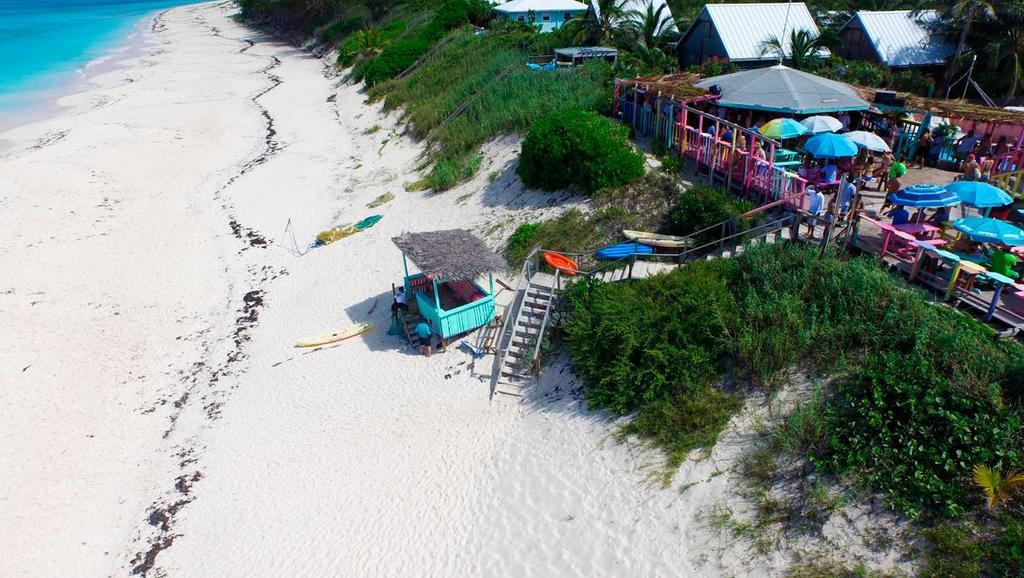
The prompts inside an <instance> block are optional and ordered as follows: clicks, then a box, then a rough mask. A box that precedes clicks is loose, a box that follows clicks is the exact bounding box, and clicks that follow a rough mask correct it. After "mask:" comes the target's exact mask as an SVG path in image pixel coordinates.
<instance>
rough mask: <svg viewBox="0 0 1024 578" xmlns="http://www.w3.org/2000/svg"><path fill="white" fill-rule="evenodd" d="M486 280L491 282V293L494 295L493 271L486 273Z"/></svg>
mask: <svg viewBox="0 0 1024 578" xmlns="http://www.w3.org/2000/svg"><path fill="white" fill-rule="evenodd" d="M487 280H488V281H490V283H491V295H494V273H488V274H487Z"/></svg>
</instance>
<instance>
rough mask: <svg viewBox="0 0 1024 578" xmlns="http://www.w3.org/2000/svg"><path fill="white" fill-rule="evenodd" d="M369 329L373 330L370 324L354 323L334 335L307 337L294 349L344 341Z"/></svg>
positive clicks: (323, 334) (324, 334)
mask: <svg viewBox="0 0 1024 578" xmlns="http://www.w3.org/2000/svg"><path fill="white" fill-rule="evenodd" d="M371 329H373V324H372V323H356V324H355V325H350V326H349V327H347V328H345V329H342V330H341V331H338V332H336V333H321V334H320V335H314V336H313V337H307V338H306V339H303V340H301V341H299V342H298V343H296V344H295V347H315V346H317V345H327V344H329V343H335V342H337V341H344V340H346V339H348V338H350V337H355V336H356V335H360V334H363V333H366V332H367V331H369V330H371Z"/></svg>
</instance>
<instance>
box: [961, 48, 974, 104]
mask: <svg viewBox="0 0 1024 578" xmlns="http://www.w3.org/2000/svg"><path fill="white" fill-rule="evenodd" d="M977 61H978V53H977V52H975V53H974V56H972V57H971V67H970V68H968V69H967V80H966V81H965V82H964V93H963V94H962V95H961V96H960V100H963V99H965V98H967V87H968V86H970V85H971V75H972V74H973V73H974V63H975V62H977Z"/></svg>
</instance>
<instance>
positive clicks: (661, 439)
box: [623, 386, 743, 471]
mask: <svg viewBox="0 0 1024 578" xmlns="http://www.w3.org/2000/svg"><path fill="white" fill-rule="evenodd" d="M742 405H743V400H742V398H741V397H740V396H738V395H731V394H728V393H724V392H722V391H720V390H718V389H715V388H713V387H709V386H703V387H698V388H696V389H688V390H686V391H679V392H676V393H674V394H672V395H669V396H667V397H665V398H663V399H659V400H655V401H653V402H650V403H646V404H644V405H643V406H641V408H640V411H639V412H638V413H637V416H636V419H635V420H634V421H633V422H632V423H630V424H629V425H627V426H626V427H625V428H624V429H623V433H625V434H637V435H640V436H642V437H645V438H648V439H650V440H652V441H653V442H654V443H655V444H657V445H658V447H660V448H662V449H663V450H665V453H666V454H667V457H668V466H669V468H670V471H672V470H674V469H675V468H678V467H679V466H680V465H681V464H682V463H683V460H685V459H686V456H687V455H688V454H689V453H690V452H691V451H692V450H693V449H695V448H709V447H712V446H714V445H715V443H717V442H718V435H719V434H720V433H721V431H722V430H723V429H725V426H726V425H727V424H728V423H729V418H731V417H732V416H733V415H734V414H735V413H736V412H737V411H739V409H740V407H742Z"/></svg>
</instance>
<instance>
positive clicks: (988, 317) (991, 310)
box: [985, 281, 1006, 321]
mask: <svg viewBox="0 0 1024 578" xmlns="http://www.w3.org/2000/svg"><path fill="white" fill-rule="evenodd" d="M995 284H996V292H995V294H994V295H992V303H991V304H990V305H989V306H988V311H986V312H985V321H992V316H993V315H995V314H996V306H998V305H999V294H1000V293H1002V292H1003V287H1006V285H1004V284H1002V283H1000V282H999V281H996V282H995Z"/></svg>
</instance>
